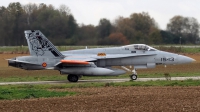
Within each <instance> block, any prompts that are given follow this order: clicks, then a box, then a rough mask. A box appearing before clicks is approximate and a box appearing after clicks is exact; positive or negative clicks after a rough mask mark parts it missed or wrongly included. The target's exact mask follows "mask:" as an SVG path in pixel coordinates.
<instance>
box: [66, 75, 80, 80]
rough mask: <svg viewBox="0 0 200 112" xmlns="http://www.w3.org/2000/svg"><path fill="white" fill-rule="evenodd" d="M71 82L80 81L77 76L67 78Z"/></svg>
mask: <svg viewBox="0 0 200 112" xmlns="http://www.w3.org/2000/svg"><path fill="white" fill-rule="evenodd" d="M67 79H68V81H69V82H77V81H78V76H77V75H71V74H70V75H68V77H67Z"/></svg>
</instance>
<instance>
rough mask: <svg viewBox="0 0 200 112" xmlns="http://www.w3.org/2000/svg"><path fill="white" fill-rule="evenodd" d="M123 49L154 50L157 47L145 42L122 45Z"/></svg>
mask: <svg viewBox="0 0 200 112" xmlns="http://www.w3.org/2000/svg"><path fill="white" fill-rule="evenodd" d="M123 47H125V49H130V50H143V51H156V50H157V49H155V48H153V47H150V46H148V45H145V44H132V45H126V46H123Z"/></svg>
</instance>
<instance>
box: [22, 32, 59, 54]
mask: <svg viewBox="0 0 200 112" xmlns="http://www.w3.org/2000/svg"><path fill="white" fill-rule="evenodd" d="M24 33H25V37H26V39H27V42H28V47H29V52H30V55H32V56H47V57H63V55H62V54H61V53H60V51H58V49H57V48H56V47H55V46H54V45H53V44H52V43H51V42H50V41H49V40H48V39H47V38H46V37H45V36H44V35H43V34H42V32H40V31H39V30H26V31H24Z"/></svg>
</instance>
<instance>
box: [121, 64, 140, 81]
mask: <svg viewBox="0 0 200 112" xmlns="http://www.w3.org/2000/svg"><path fill="white" fill-rule="evenodd" d="M122 68H123V69H125V70H126V71H129V72H132V74H131V75H130V78H131V80H137V72H136V69H135V68H134V69H133V70H132V71H131V70H130V69H128V68H126V67H125V66H122Z"/></svg>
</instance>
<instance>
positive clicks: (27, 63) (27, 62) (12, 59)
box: [6, 59, 40, 65]
mask: <svg viewBox="0 0 200 112" xmlns="http://www.w3.org/2000/svg"><path fill="white" fill-rule="evenodd" d="M6 60H8V61H13V62H18V63H25V64H32V65H40V64H36V63H30V62H27V61H20V60H13V59H6Z"/></svg>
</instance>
